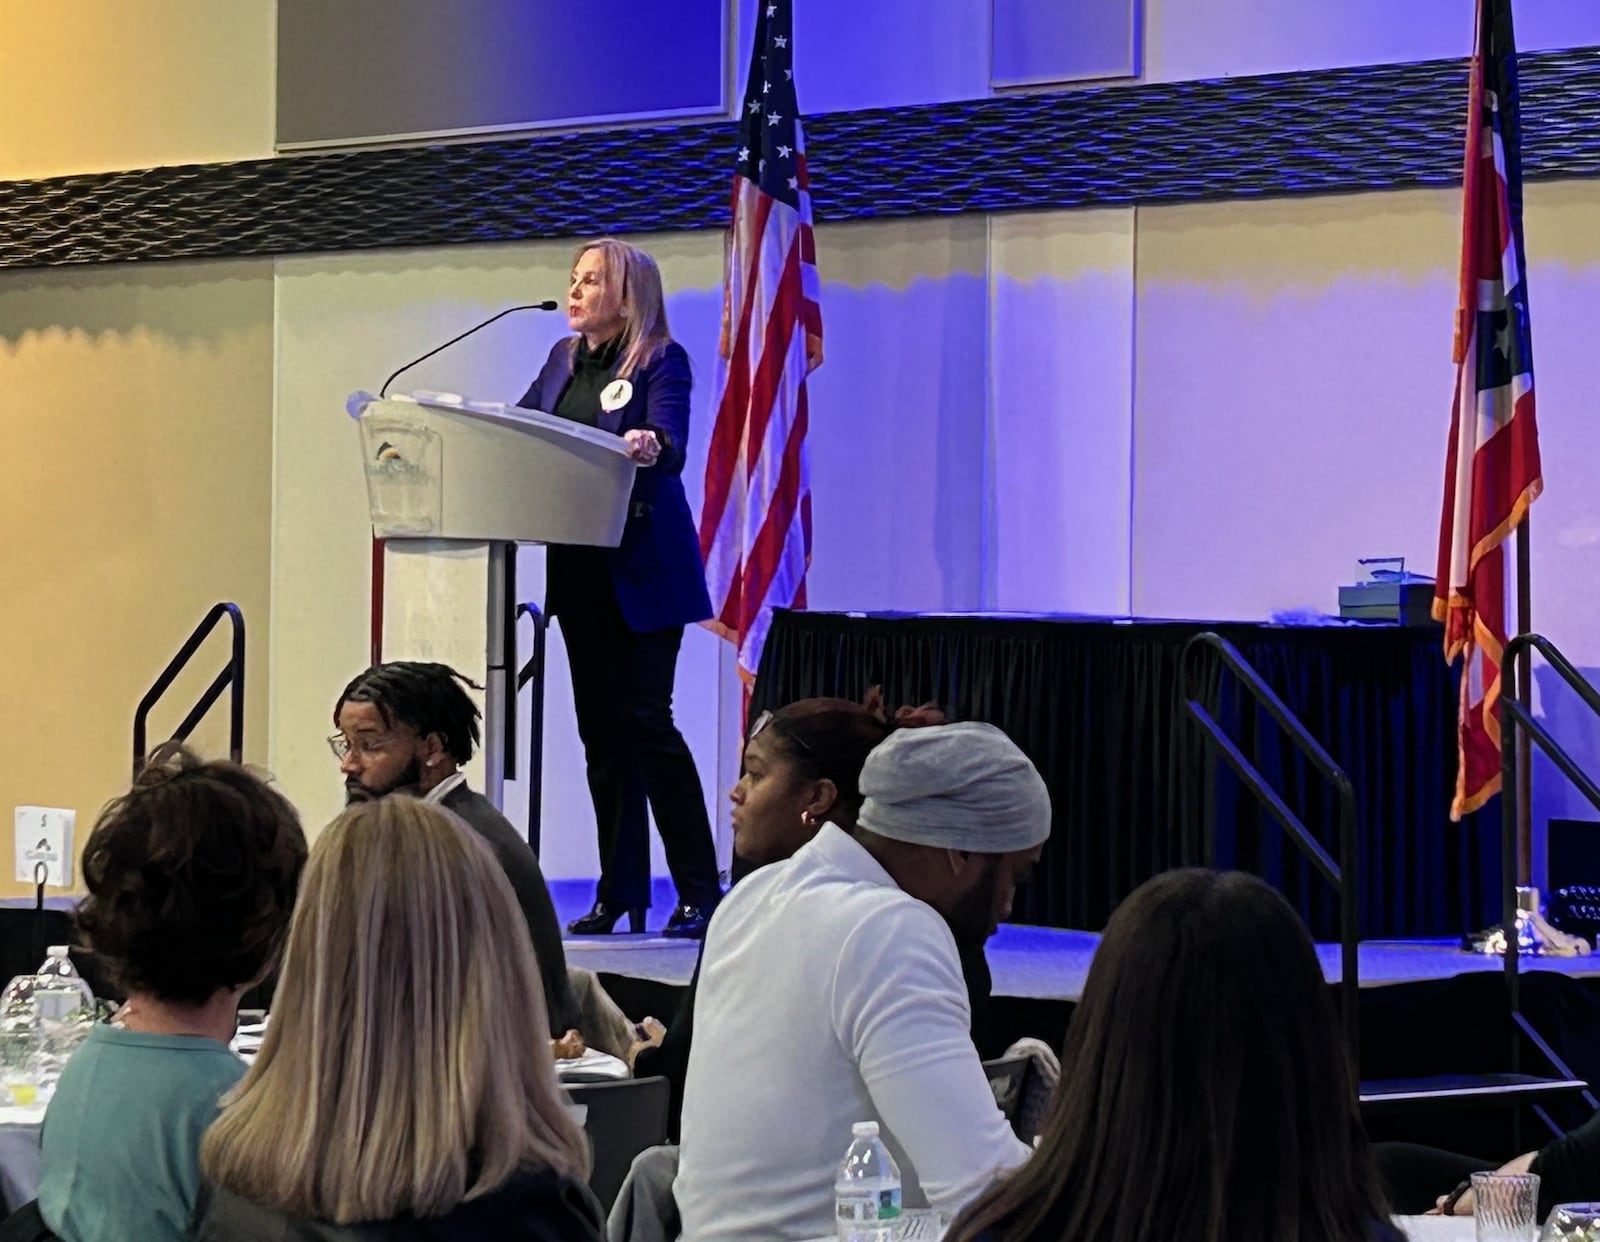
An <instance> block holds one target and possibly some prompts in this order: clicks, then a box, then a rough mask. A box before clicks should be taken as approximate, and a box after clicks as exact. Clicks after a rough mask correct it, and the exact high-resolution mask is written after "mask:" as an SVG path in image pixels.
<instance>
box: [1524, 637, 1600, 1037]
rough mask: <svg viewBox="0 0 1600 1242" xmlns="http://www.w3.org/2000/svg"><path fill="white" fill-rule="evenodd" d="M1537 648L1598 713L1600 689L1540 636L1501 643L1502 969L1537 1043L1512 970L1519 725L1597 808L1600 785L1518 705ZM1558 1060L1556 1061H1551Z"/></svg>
mask: <svg viewBox="0 0 1600 1242" xmlns="http://www.w3.org/2000/svg"><path fill="white" fill-rule="evenodd" d="M1528 651H1537V652H1538V653H1539V654H1540V655H1542V656H1543V657H1544V659H1545V663H1547V664H1548V665H1549V666H1550V667H1551V668H1553V669H1554V670H1555V671H1556V673H1557V674H1558V675H1559V676H1560V678H1561V680H1562V681H1564V682H1566V683H1567V685H1568V687H1570V688H1571V689H1572V691H1573V692H1574V693H1575V694H1577V696H1578V697H1579V698H1580V699H1582V700H1583V702H1584V704H1585V705H1586V706H1587V707H1588V708H1589V710H1590V711H1591V712H1593V713H1594V714H1595V715H1596V716H1597V717H1600V690H1597V689H1596V688H1595V687H1594V685H1593V684H1592V683H1591V682H1590V681H1589V679H1588V678H1586V677H1585V676H1584V675H1583V674H1582V673H1580V672H1579V671H1578V670H1577V669H1576V668H1574V667H1573V665H1572V662H1571V661H1570V660H1568V659H1567V657H1566V656H1564V655H1562V654H1561V651H1560V649H1559V648H1558V647H1557V646H1556V645H1555V644H1554V643H1552V642H1551V641H1550V640H1549V639H1548V638H1546V637H1544V635H1542V634H1518V635H1517V636H1516V637H1515V638H1513V639H1512V640H1511V641H1510V642H1508V643H1507V644H1506V645H1505V650H1504V651H1503V652H1502V653H1501V656H1500V678H1501V683H1502V685H1501V694H1500V790H1501V794H1500V850H1501V861H1500V914H1501V922H1502V930H1503V932H1504V935H1505V941H1506V951H1505V972H1506V987H1507V989H1508V991H1509V993H1510V997H1511V1014H1512V1017H1513V1018H1514V1019H1515V1021H1516V1023H1517V1024H1518V1025H1520V1026H1521V1027H1522V1028H1523V1029H1524V1031H1525V1033H1527V1034H1529V1035H1533V1036H1534V1038H1535V1040H1536V1041H1537V1042H1539V1043H1542V1042H1543V1041H1539V1040H1538V1037H1537V1035H1534V1032H1533V1029H1532V1028H1531V1027H1529V1026H1528V1024H1527V1022H1526V1021H1525V1020H1524V1019H1523V1018H1522V1006H1521V999H1522V989H1521V985H1520V982H1519V979H1520V976H1519V975H1518V973H1517V959H1518V950H1519V947H1520V946H1519V945H1518V944H1517V872H1516V851H1517V805H1516V804H1517V800H1516V799H1515V798H1514V797H1511V796H1509V794H1508V793H1507V791H1508V790H1513V789H1515V788H1516V787H1517V746H1516V734H1517V730H1518V729H1523V730H1525V731H1526V732H1527V735H1528V738H1529V740H1530V741H1532V742H1534V743H1536V744H1537V745H1538V747H1539V749H1540V750H1542V751H1544V753H1545V754H1546V755H1547V756H1548V757H1549V759H1550V761H1551V762H1552V763H1554V764H1555V765H1556V767H1557V768H1559V769H1560V770H1561V772H1562V774H1563V775H1564V776H1565V777H1566V778H1567V779H1568V780H1570V781H1571V782H1572V783H1573V784H1574V785H1576V786H1577V788H1578V792H1579V793H1581V794H1582V795H1583V796H1584V797H1585V798H1587V799H1588V800H1589V804H1590V805H1591V806H1592V807H1594V808H1595V810H1597V811H1600V785H1597V784H1596V783H1595V781H1594V778H1592V777H1591V776H1589V774H1588V773H1586V772H1585V771H1584V770H1583V769H1582V768H1580V767H1579V766H1578V764H1577V762H1576V761H1575V760H1574V759H1573V758H1572V756H1571V755H1569V754H1568V753H1567V752H1566V750H1565V749H1563V748H1562V746H1561V745H1560V744H1559V743H1558V742H1557V741H1556V740H1555V738H1553V737H1552V736H1551V735H1550V731H1549V730H1548V729H1546V728H1545V727H1544V726H1543V725H1542V724H1540V723H1539V722H1538V721H1537V720H1535V719H1534V718H1533V715H1532V713H1530V712H1529V711H1528V709H1527V708H1526V707H1524V706H1523V703H1522V696H1521V694H1520V693H1519V690H1520V689H1521V687H1519V686H1518V684H1517V666H1518V663H1519V660H1518V657H1519V656H1521V655H1522V654H1523V653H1524V652H1528ZM1540 1051H1541V1052H1544V1053H1545V1054H1546V1055H1548V1056H1551V1057H1553V1056H1554V1054H1553V1053H1552V1052H1550V1051H1549V1050H1548V1049H1547V1048H1541V1049H1540ZM1517 1054H1518V1041H1517V1039H1516V1035H1515V1033H1514V1032H1513V1035H1512V1058H1513V1059H1512V1063H1511V1064H1512V1067H1513V1068H1515V1067H1516V1064H1517V1061H1516V1057H1517ZM1556 1064H1557V1065H1559V1064H1560V1062H1559V1061H1557V1062H1556Z"/></svg>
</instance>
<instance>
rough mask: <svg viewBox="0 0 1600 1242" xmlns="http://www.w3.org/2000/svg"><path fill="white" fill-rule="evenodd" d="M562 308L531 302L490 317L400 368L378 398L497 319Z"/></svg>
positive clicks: (379, 393)
mask: <svg viewBox="0 0 1600 1242" xmlns="http://www.w3.org/2000/svg"><path fill="white" fill-rule="evenodd" d="M560 307H561V304H560V303H559V302H554V301H549V300H546V301H543V302H529V303H528V304H527V305H525V306H508V307H506V308H505V310H503V311H501V312H500V313H499V314H498V315H490V316H489V318H487V319H485V320H484V321H483V322H482V323H479V324H474V325H473V326H472V327H470V328H468V329H467V330H466V331H465V332H463V333H461V334H460V335H459V336H452V337H451V338H450V339H449V340H448V341H446V342H445V343H444V344H443V345H436V346H434V348H432V349H430V350H429V351H428V352H427V353H425V354H423V355H422V356H421V357H420V358H413V359H412V360H411V361H410V362H408V363H406V364H405V366H403V367H400V368H399V369H398V370H396V371H395V372H394V374H393V375H391V376H389V378H388V379H386V380H384V381H383V387H382V388H380V389H378V396H379V398H380V399H381V398H383V397H385V396H387V395H388V393H389V385H390V384H392V383H394V382H395V380H397V379H398V378H399V377H400V376H402V375H404V374H405V373H406V372H407V371H409V370H410V369H411V368H412V367H414V366H416V365H417V363H419V362H426V361H427V360H428V359H429V358H431V357H433V356H434V355H435V354H437V353H439V352H441V351H442V350H446V349H449V348H450V346H452V345H454V344H455V343H456V342H457V341H464V340H466V338H467V337H469V336H471V335H472V334H473V333H474V332H477V331H478V330H479V329H481V328H487V327H488V326H489V325H490V324H492V323H494V322H495V320H497V319H504V318H505V317H506V316H507V315H511V314H515V313H516V312H517V311H525V310H536V311H553V310H559V309H560Z"/></svg>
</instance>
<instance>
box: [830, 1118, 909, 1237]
mask: <svg viewBox="0 0 1600 1242" xmlns="http://www.w3.org/2000/svg"><path fill="white" fill-rule="evenodd" d="M850 1133H851V1134H852V1135H853V1136H854V1141H853V1142H852V1143H851V1144H850V1150H849V1151H848V1152H846V1153H845V1157H844V1163H843V1164H842V1165H840V1166H839V1176H838V1179H837V1180H836V1181H835V1182H834V1184H833V1196H834V1197H833V1203H834V1215H835V1217H836V1219H837V1221H838V1228H839V1242H894V1236H895V1230H896V1228H897V1227H898V1225H899V1223H900V1166H899V1165H897V1164H895V1162H894V1157H892V1156H891V1155H890V1154H889V1150H888V1148H886V1147H885V1146H884V1145H883V1140H882V1139H880V1138H879V1137H878V1123H877V1122H876V1121H858V1122H856V1124H855V1125H853V1126H851V1127H850Z"/></svg>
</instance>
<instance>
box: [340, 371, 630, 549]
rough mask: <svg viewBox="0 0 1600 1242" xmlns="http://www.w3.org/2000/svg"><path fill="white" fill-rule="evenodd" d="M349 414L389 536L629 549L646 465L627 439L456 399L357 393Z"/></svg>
mask: <svg viewBox="0 0 1600 1242" xmlns="http://www.w3.org/2000/svg"><path fill="white" fill-rule="evenodd" d="M345 409H346V410H347V411H348V412H349V413H350V414H351V415H352V416H354V419H355V422H356V425H357V427H358V428H359V429H360V439H361V446H362V455H363V462H364V465H363V470H364V473H365V476H366V485H367V507H368V511H369V516H370V517H371V520H372V528H373V532H374V533H375V534H376V535H377V536H378V538H380V539H435V540H439V539H443V540H456V541H467V542H485V541H487V542H515V543H562V544H583V545H588V546H593V547H604V548H614V547H616V546H617V545H618V544H619V543H620V542H621V539H622V532H623V528H624V527H625V525H626V524H627V520H628V513H629V505H630V498H631V494H632V491H633V483H634V477H635V474H636V472H637V470H638V468H639V463H638V462H636V461H634V460H633V458H632V457H630V456H629V452H628V448H629V446H628V442H627V441H626V440H625V439H623V438H622V437H621V436H619V435H615V434H613V433H612V432H609V431H606V430H603V429H601V428H598V427H590V426H587V425H585V424H583V423H578V422H574V421H573V420H572V419H569V418H558V417H556V416H555V415H554V414H547V413H544V412H543V411H540V410H525V409H523V408H522V407H520V406H514V405H505V404H503V403H501V402H487V401H473V400H470V399H468V398H466V397H461V396H457V395H455V394H453V393H437V392H416V393H411V394H408V395H405V396H399V395H394V396H390V397H387V398H385V399H382V400H380V399H377V398H374V397H372V396H371V395H370V394H367V393H356V394H352V396H351V397H350V399H349V400H348V401H347V402H346V405H345Z"/></svg>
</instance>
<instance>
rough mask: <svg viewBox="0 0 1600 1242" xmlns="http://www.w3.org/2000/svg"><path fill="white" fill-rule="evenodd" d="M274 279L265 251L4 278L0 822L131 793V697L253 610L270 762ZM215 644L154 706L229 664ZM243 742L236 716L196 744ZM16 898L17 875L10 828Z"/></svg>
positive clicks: (81, 834)
mask: <svg viewBox="0 0 1600 1242" xmlns="http://www.w3.org/2000/svg"><path fill="white" fill-rule="evenodd" d="M271 385H272V278H271V265H270V263H268V262H265V261H240V262H226V263H184V264H170V265H161V266H155V265H152V266H148V267H146V266H143V265H139V266H135V265H126V266H118V267H105V268H93V269H85V268H74V269H67V270H58V271H46V272H8V273H4V274H0V425H3V427H4V444H5V450H4V455H3V460H4V463H5V474H6V484H5V487H4V488H0V528H3V529H4V530H6V531H7V532H8V534H7V538H6V540H5V543H4V548H3V551H0V566H3V574H4V580H5V583H6V589H5V591H4V592H0V633H3V634H4V635H5V636H6V640H7V643H8V646H9V648H10V651H11V655H10V657H9V658H8V659H7V660H5V661H4V662H3V663H0V702H4V703H5V704H6V705H7V711H6V713H5V717H4V720H3V721H0V754H4V755H5V757H6V758H5V762H4V764H0V816H3V820H4V823H5V824H7V825H9V824H10V822H11V808H12V807H13V806H14V805H16V804H18V803H39V804H44V805H48V806H65V807H72V808H74V809H76V810H77V812H78V816H79V820H78V829H77V833H76V839H75V844H76V845H77V846H79V847H81V845H82V842H83V840H84V839H85V837H86V836H87V834H88V830H89V827H90V825H91V824H92V822H93V819H94V816H95V814H96V813H97V812H98V810H99V808H100V807H101V805H102V804H103V803H104V802H105V801H106V800H107V799H109V798H111V797H112V796H114V795H115V794H117V793H118V792H120V791H121V790H122V789H124V788H125V787H126V785H127V781H128V776H129V764H130V762H131V758H130V756H131V751H130V745H131V727H132V720H133V712H134V707H135V704H136V703H137V702H138V699H139V697H140V696H141V695H142V694H143V692H144V691H145V689H146V688H147V687H148V686H149V684H150V682H151V681H152V680H153V679H154V678H155V676H156V675H157V674H158V673H159V672H160V670H161V668H162V667H163V666H164V665H165V663H166V662H167V660H168V659H170V658H171V656H172V654H173V653H174V652H175V651H176V650H177V648H178V646H179V645H180V644H181V643H182V641H183V640H184V639H185V638H186V637H187V636H188V633H189V631H190V629H191V628H192V627H193V626H194V625H195V623H196V622H198V621H199V620H200V618H201V616H202V615H203V614H204V613H205V611H206V609H207V608H208V607H209V606H210V605H211V604H212V603H214V602H216V601H217V600H221V599H232V600H235V601H237V602H238V603H239V604H240V605H242V606H243V608H244V612H245V617H246V622H247V625H248V628H249V633H250V636H251V638H252V640H253V642H252V645H251V647H250V656H249V670H248V675H247V679H246V681H247V687H248V689H249V691H250V693H249V712H248V717H247V722H246V751H247V758H249V759H252V760H254V761H256V762H261V761H264V760H265V757H266V718H267V695H266V691H267V685H268V672H267V668H268V666H267V635H268V632H269V618H268V563H269V543H270V534H271V527H270V497H271V470H272V388H271ZM226 652H227V643H226V641H225V640H224V639H223V638H220V637H219V638H215V639H213V641H212V643H211V645H210V646H208V647H207V648H206V649H205V653H204V656H203V658H202V661H201V663H200V664H199V665H198V666H197V667H196V669H195V671H194V672H193V673H192V675H190V676H189V677H187V678H186V679H184V680H183V681H180V683H179V684H178V685H177V686H176V687H175V688H174V691H173V695H174V696H175V697H174V699H173V700H172V706H169V707H167V708H166V709H165V710H161V711H158V713H157V714H156V716H155V717H154V719H153V721H152V733H153V735H154V736H157V737H159V736H160V735H161V732H162V731H163V730H166V729H170V728H172V727H173V726H174V725H176V724H177V722H178V720H179V719H180V718H181V716H182V714H183V712H184V711H186V710H187V708H188V706H189V705H190V704H191V703H192V702H193V701H194V700H195V698H197V697H198V695H199V693H200V691H201V690H202V689H203V688H204V686H205V685H206V684H207V683H208V682H209V681H210V679H211V677H212V676H213V675H214V674H215V673H216V672H217V670H218V669H220V668H221V667H222V665H223V663H224V661H225V659H226ZM195 740H196V743H197V744H198V746H199V747H200V749H202V750H204V751H206V752H208V753H210V754H221V753H224V752H225V749H226V728H225V708H224V707H222V706H221V705H219V707H218V708H217V709H216V712H215V715H214V717H213V720H212V722H211V723H210V724H209V725H208V726H207V727H206V728H205V729H203V730H202V732H201V733H200V734H199V735H197V737H196V739H195ZM0 841H3V842H5V845H4V847H3V849H0V856H3V858H4V861H3V863H0V880H3V881H4V883H0V893H7V892H16V891H20V889H18V888H15V887H13V886H12V885H11V884H10V876H11V874H12V868H11V857H10V844H9V842H10V832H9V830H7V831H6V832H5V833H4V835H3V836H0Z"/></svg>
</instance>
